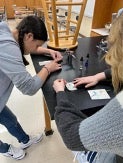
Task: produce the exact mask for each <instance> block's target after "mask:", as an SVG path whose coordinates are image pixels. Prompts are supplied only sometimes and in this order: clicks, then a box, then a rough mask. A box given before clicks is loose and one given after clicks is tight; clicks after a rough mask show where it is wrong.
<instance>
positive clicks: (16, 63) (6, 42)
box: [0, 22, 43, 112]
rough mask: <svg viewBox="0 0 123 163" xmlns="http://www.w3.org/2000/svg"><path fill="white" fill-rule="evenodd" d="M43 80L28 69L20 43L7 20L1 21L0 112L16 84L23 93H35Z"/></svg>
mask: <svg viewBox="0 0 123 163" xmlns="http://www.w3.org/2000/svg"><path fill="white" fill-rule="evenodd" d="M42 84H43V81H42V80H41V79H40V78H39V77H38V76H37V75H35V76H34V77H32V76H31V75H30V74H29V73H28V72H27V70H26V67H25V65H24V63H23V60H22V54H21V51H20V48H19V45H18V43H17V42H16V41H15V39H14V38H13V35H12V33H11V31H10V29H9V28H8V25H7V23H6V22H0V112H1V111H2V109H3V108H4V106H5V105H6V103H7V101H8V98H9V96H10V94H11V92H12V89H13V86H14V85H15V86H16V87H17V88H18V89H19V90H20V91H21V92H22V93H23V94H26V95H33V94H35V93H36V92H37V91H38V90H39V89H40V88H41V86H42Z"/></svg>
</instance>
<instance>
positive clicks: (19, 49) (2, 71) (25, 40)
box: [0, 16, 62, 159]
mask: <svg viewBox="0 0 123 163" xmlns="http://www.w3.org/2000/svg"><path fill="white" fill-rule="evenodd" d="M45 41H47V31H46V27H45V25H44V23H43V21H42V20H41V19H40V18H38V17H36V16H28V17H25V18H24V19H23V20H22V21H21V22H20V23H19V25H18V26H17V28H16V29H15V30H14V31H12V32H11V31H10V29H9V28H8V25H7V23H6V22H0V124H2V125H4V126H5V127H6V128H7V130H8V131H9V133H10V134H11V135H13V136H14V137H16V138H17V140H18V141H19V143H20V148H16V147H14V146H13V145H10V144H7V143H4V142H2V141H0V153H2V154H3V155H4V156H8V157H11V158H14V159H22V158H23V157H24V156H25V152H24V150H23V149H25V148H27V147H29V146H30V145H32V144H34V143H38V142H39V141H41V140H42V134H40V135H38V136H34V137H31V136H29V135H28V134H27V133H25V131H24V130H23V129H22V127H21V125H20V124H19V122H18V121H17V118H16V116H15V115H14V114H13V113H12V112H11V111H10V109H9V108H8V107H7V106H6V103H7V101H8V99H9V96H10V95H11V92H12V89H13V86H14V85H15V86H16V87H17V88H18V89H19V90H20V91H21V92H22V93H23V94H25V95H30V96H32V95H34V94H35V93H36V92H37V91H38V90H39V89H40V88H41V87H42V85H43V83H44V82H45V80H46V79H47V77H48V75H50V74H51V73H52V72H54V71H57V70H59V69H61V65H60V64H58V61H59V60H61V59H62V56H61V54H60V53H59V52H56V51H54V50H50V49H45V48H42V47H41V46H42V45H43V43H44V42H45ZM29 53H39V54H42V55H43V53H49V54H50V55H51V56H52V58H53V59H54V60H53V61H52V62H50V63H48V64H46V65H45V66H44V67H43V68H42V69H41V70H40V71H39V73H38V74H36V75H35V76H33V77H32V76H31V75H30V73H29V72H27V70H26V67H25V65H26V64H27V61H26V59H25V58H24V55H27V54H29Z"/></svg>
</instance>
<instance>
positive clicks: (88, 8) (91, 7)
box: [84, 0, 95, 17]
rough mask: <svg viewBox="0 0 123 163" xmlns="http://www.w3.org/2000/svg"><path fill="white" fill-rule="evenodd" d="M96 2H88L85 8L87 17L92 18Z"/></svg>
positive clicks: (89, 0)
mask: <svg viewBox="0 0 123 163" xmlns="http://www.w3.org/2000/svg"><path fill="white" fill-rule="evenodd" d="M94 4H95V0H88V2H87V5H86V8H85V14H84V15H85V16H88V17H92V16H93V10H94Z"/></svg>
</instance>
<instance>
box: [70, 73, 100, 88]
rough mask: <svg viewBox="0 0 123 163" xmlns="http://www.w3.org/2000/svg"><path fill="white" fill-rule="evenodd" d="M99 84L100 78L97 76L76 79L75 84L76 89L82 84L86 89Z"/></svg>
mask: <svg viewBox="0 0 123 163" xmlns="http://www.w3.org/2000/svg"><path fill="white" fill-rule="evenodd" d="M98 82H99V80H98V78H97V77H96V75H93V76H87V77H81V78H76V79H74V81H73V83H74V85H75V87H78V86H79V85H81V84H84V85H85V88H88V87H91V86H94V85H96V84H97V83H98Z"/></svg>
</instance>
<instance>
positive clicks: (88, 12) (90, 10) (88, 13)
mask: <svg viewBox="0 0 123 163" xmlns="http://www.w3.org/2000/svg"><path fill="white" fill-rule="evenodd" d="M77 1H78V2H80V0H73V2H77ZM94 4H95V0H88V1H87V5H86V8H85V14H84V15H85V16H88V17H92V16H93V9H94ZM60 7H61V6H60ZM61 8H65V9H67V7H66V6H62V7H61ZM72 11H73V12H75V13H79V11H80V7H79V6H74V7H72Z"/></svg>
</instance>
